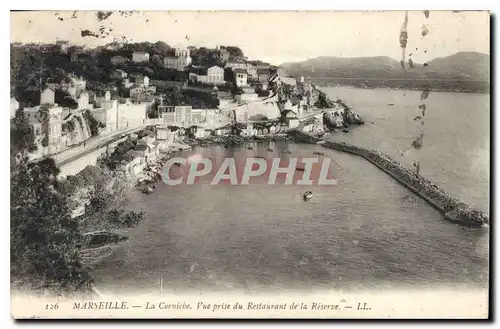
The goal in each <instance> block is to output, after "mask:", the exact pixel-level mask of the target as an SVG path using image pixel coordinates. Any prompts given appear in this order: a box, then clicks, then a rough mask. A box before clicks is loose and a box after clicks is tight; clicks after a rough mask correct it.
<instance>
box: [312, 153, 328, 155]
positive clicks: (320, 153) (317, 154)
mask: <svg viewBox="0 0 500 329" xmlns="http://www.w3.org/2000/svg"><path fill="white" fill-rule="evenodd" d="M313 154H316V155H325V152H313Z"/></svg>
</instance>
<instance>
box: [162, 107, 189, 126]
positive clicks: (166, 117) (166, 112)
mask: <svg viewBox="0 0 500 329" xmlns="http://www.w3.org/2000/svg"><path fill="white" fill-rule="evenodd" d="M192 110H193V108H192V106H190V105H181V106H159V111H160V112H161V113H162V118H163V123H164V124H180V125H184V124H190V123H191V121H192Z"/></svg>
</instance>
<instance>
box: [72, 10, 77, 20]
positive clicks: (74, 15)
mask: <svg viewBox="0 0 500 329" xmlns="http://www.w3.org/2000/svg"><path fill="white" fill-rule="evenodd" d="M71 18H77V17H76V10H75V11H73V15H72V16H71Z"/></svg>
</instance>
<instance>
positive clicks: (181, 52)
mask: <svg viewBox="0 0 500 329" xmlns="http://www.w3.org/2000/svg"><path fill="white" fill-rule="evenodd" d="M191 63H192V59H191V56H190V50H189V49H185V48H176V49H175V56H174V57H165V58H164V59H163V65H165V67H166V68H167V69H172V70H177V71H185V70H186V67H187V66H189V65H191Z"/></svg>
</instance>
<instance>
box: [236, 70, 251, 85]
mask: <svg viewBox="0 0 500 329" xmlns="http://www.w3.org/2000/svg"><path fill="white" fill-rule="evenodd" d="M233 73H234V80H235V81H236V85H237V86H238V87H243V86H246V85H247V78H248V74H247V71H246V70H242V69H235V70H233Z"/></svg>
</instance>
